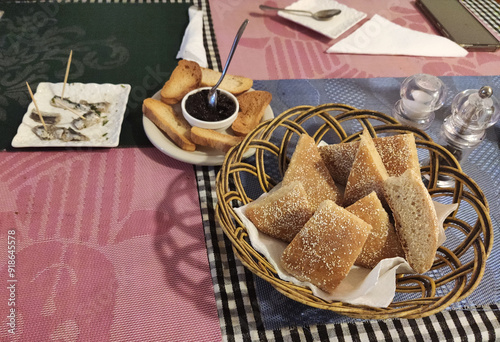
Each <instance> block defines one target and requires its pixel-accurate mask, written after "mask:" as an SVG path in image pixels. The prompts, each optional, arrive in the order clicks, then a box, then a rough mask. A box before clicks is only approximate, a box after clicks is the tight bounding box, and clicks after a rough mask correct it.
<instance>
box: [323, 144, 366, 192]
mask: <svg viewBox="0 0 500 342" xmlns="http://www.w3.org/2000/svg"><path fill="white" fill-rule="evenodd" d="M358 147H359V141H353V142H348V143H340V144H331V145H324V146H320V147H319V148H318V149H319V154H320V155H321V158H322V159H323V161H324V162H325V165H326V167H327V168H328V171H330V175H331V176H332V178H333V180H334V181H335V183H337V184H341V185H346V184H347V179H348V178H349V172H351V168H352V163H354V158H356V152H358Z"/></svg>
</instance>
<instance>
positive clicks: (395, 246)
mask: <svg viewBox="0 0 500 342" xmlns="http://www.w3.org/2000/svg"><path fill="white" fill-rule="evenodd" d="M346 209H347V210H348V211H350V212H351V213H353V214H354V215H356V216H357V217H359V218H360V219H362V220H363V221H365V222H366V223H368V224H370V225H371V226H372V230H371V231H370V235H368V238H367V239H366V242H365V244H364V246H363V250H362V251H361V253H360V254H359V256H358V258H357V259H356V262H355V263H354V264H355V265H357V266H361V267H366V268H374V267H375V266H377V264H378V263H379V262H380V261H381V260H383V259H386V258H394V257H402V258H404V257H405V253H404V251H403V248H402V247H401V243H400V242H399V237H398V235H397V234H396V230H395V229H394V225H393V224H392V223H391V222H390V220H389V215H388V214H387V212H386V211H385V209H384V207H383V206H382V203H381V202H380V200H379V199H378V197H377V194H376V193H375V192H374V191H373V192H371V193H370V194H369V195H368V196H365V197H363V198H362V199H360V200H359V201H357V202H356V203H354V204H353V205H351V206H349V207H347V208H346Z"/></svg>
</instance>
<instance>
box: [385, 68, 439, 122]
mask: <svg viewBox="0 0 500 342" xmlns="http://www.w3.org/2000/svg"><path fill="white" fill-rule="evenodd" d="M400 96H401V100H399V101H398V102H396V105H395V106H394V110H393V116H394V118H395V119H396V120H398V121H399V122H400V123H402V124H403V125H408V126H413V127H417V128H420V129H422V130H426V129H428V128H429V127H430V125H431V123H432V121H433V120H434V117H435V113H434V111H436V110H438V109H439V108H441V107H442V106H443V104H444V101H445V97H446V86H445V85H444V83H443V82H442V81H441V80H440V79H439V78H437V77H436V76H433V75H428V74H416V75H413V76H410V77H408V78H406V79H405V80H404V81H403V83H402V84H401V89H400Z"/></svg>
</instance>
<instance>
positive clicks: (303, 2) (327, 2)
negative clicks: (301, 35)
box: [278, 0, 366, 39]
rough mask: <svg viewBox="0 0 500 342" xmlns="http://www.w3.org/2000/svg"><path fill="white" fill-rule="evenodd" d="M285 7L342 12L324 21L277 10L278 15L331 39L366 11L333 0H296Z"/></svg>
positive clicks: (348, 27) (358, 20) (355, 22)
mask: <svg viewBox="0 0 500 342" xmlns="http://www.w3.org/2000/svg"><path fill="white" fill-rule="evenodd" d="M286 8H287V9H294V10H304V11H310V12H316V11H320V10H326V9H339V10H341V11H342V12H341V13H340V14H339V15H337V16H335V17H333V18H332V19H330V20H326V21H318V20H315V19H313V18H311V17H310V16H307V15H297V14H291V13H287V12H283V11H278V15H279V16H281V17H283V18H286V19H288V20H291V21H293V22H296V23H297V24H300V25H303V26H305V27H308V28H310V29H311V30H314V31H316V32H319V33H321V34H323V35H325V36H327V37H329V38H331V39H336V38H338V37H339V36H340V35H341V34H342V33H344V32H346V31H347V30H349V29H350V28H351V27H353V26H354V25H356V24H357V23H358V22H360V21H361V20H362V19H364V18H365V17H366V13H364V12H360V11H357V10H355V9H354V8H351V7H348V6H346V5H344V4H341V3H338V2H337V1H334V0H298V1H296V2H294V3H292V4H291V5H290V6H287V7H286Z"/></svg>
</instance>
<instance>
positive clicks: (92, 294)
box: [0, 148, 221, 341]
mask: <svg viewBox="0 0 500 342" xmlns="http://www.w3.org/2000/svg"><path fill="white" fill-rule="evenodd" d="M152 189H154V191H152ZM0 224H1V227H2V230H1V232H0V246H1V247H2V252H1V253H0V274H1V275H2V277H3V279H1V281H2V283H3V284H2V286H0V298H1V305H0V315H1V317H2V319H1V321H2V325H1V328H0V339H1V340H2V341H49V340H51V341H52V340H53V341H59V340H64V341H108V340H110V341H181V340H182V341H195V340H204V341H219V340H221V331H220V326H219V319H218V315H217V307H216V303H215V298H214V292H213V286H212V279H211V275H210V268H209V265H208V260H207V250H206V246H205V238H204V232H203V224H202V218H201V215H200V207H199V201H198V192H197V186H196V177H195V174H194V170H193V166H192V165H189V164H185V163H181V162H178V161H176V160H173V159H171V158H169V157H167V156H165V155H163V154H162V153H160V152H159V151H158V150H156V149H154V148H141V149H139V148H133V149H111V150H92V151H90V150H80V151H57V152H49V151H44V152H29V153H28V152H26V153H22V152H21V153H20V152H15V153H9V152H4V153H2V158H1V159H0ZM9 236H10V237H9ZM12 237H13V238H14V239H15V240H13V239H12ZM9 241H15V250H14V251H15V253H10V252H8V248H7V246H8V243H9ZM11 255H15V262H14V263H13V262H10V265H11V270H10V272H8V268H7V267H8V266H9V262H8V260H9V256H11ZM12 266H13V267H12ZM10 274H12V277H9V275H10ZM11 302H14V305H12V304H10V303H11ZM11 309H15V312H14V316H15V318H14V320H12V319H10V318H9V317H7V316H9V315H11V311H10V310H11ZM12 322H14V323H15V334H11V333H9V331H8V330H9V329H11V326H9V325H8V323H12Z"/></svg>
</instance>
